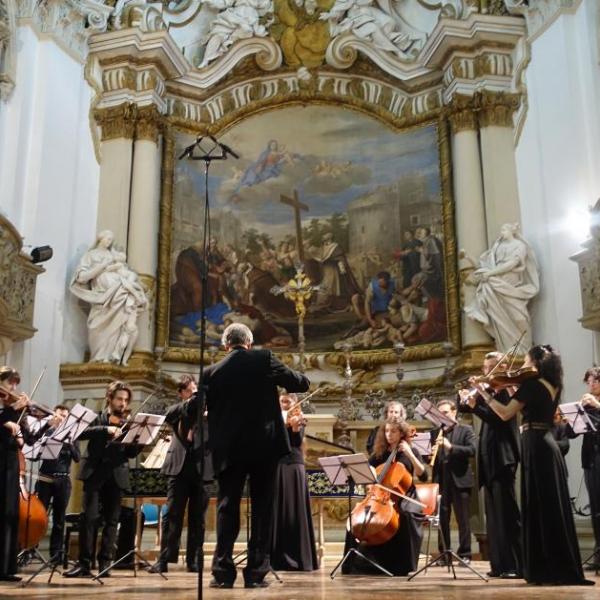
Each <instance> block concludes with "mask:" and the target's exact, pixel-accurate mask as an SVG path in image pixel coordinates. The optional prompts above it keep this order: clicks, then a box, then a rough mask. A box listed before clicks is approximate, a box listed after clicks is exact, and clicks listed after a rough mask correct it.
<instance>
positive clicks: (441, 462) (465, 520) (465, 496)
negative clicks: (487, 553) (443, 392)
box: [431, 400, 476, 563]
mask: <svg viewBox="0 0 600 600" xmlns="http://www.w3.org/2000/svg"><path fill="white" fill-rule="evenodd" d="M437 408H438V410H439V411H440V412H442V413H443V414H445V415H446V416H447V417H449V418H451V419H452V420H456V412H457V410H456V402H454V400H440V401H439V402H438V404H437ZM431 437H432V440H437V442H435V443H437V444H438V450H437V454H436V457H435V462H434V463H433V473H432V475H433V481H434V482H436V483H439V484H440V494H441V496H442V499H441V505H440V534H441V535H442V536H444V542H445V546H446V548H447V549H449V548H451V547H452V546H451V543H450V511H451V510H452V509H454V515H455V516H456V521H457V523H458V539H459V544H458V552H457V554H458V556H460V558H462V559H463V560H464V561H465V562H467V563H468V562H470V561H471V524H470V522H469V504H470V501H471V489H472V488H473V483H474V476H473V469H472V468H471V463H470V458H471V457H473V456H475V452H476V448H475V434H474V433H473V428H472V427H471V426H470V425H458V424H457V425H455V426H454V427H453V428H452V430H451V431H450V432H449V433H448V434H446V435H443V436H442V437H440V430H437V431H436V430H434V431H432V432H431ZM438 438H439V439H438ZM439 550H440V552H442V551H443V544H442V540H441V539H440V541H439Z"/></svg>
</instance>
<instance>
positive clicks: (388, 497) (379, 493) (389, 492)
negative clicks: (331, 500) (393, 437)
mask: <svg viewBox="0 0 600 600" xmlns="http://www.w3.org/2000/svg"><path fill="white" fill-rule="evenodd" d="M397 453H398V447H396V448H395V449H394V450H393V451H392V453H391V454H390V456H389V457H388V459H387V460H386V461H385V463H383V464H382V465H379V466H378V467H377V468H376V469H375V472H376V474H377V484H375V485H372V486H371V488H370V489H369V491H368V493H367V495H366V496H365V498H364V499H363V500H361V501H360V502H359V503H358V504H357V505H356V506H355V507H354V509H353V510H352V516H351V518H350V523H351V530H352V531H351V532H352V535H353V536H354V537H355V538H356V539H357V540H359V541H360V542H363V543H365V544H367V545H368V546H377V545H380V544H385V543H386V542H389V541H390V540H391V539H392V538H393V537H394V535H396V533H397V531H398V529H399V528H400V511H399V510H398V505H397V502H395V501H394V499H393V498H392V496H394V495H399V496H401V497H404V498H406V493H407V492H408V490H409V489H410V487H411V486H412V475H411V474H410V472H409V471H408V469H407V468H406V467H405V466H404V465H403V464H402V463H399V462H396V455H397ZM407 499H409V498H407ZM409 500H412V498H410V499H409Z"/></svg>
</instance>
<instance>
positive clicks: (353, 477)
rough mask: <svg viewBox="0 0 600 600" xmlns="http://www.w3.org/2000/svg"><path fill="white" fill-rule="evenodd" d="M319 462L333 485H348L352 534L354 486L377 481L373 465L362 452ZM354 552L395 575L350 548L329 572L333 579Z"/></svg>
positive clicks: (377, 567) (383, 571)
mask: <svg viewBox="0 0 600 600" xmlns="http://www.w3.org/2000/svg"><path fill="white" fill-rule="evenodd" d="M319 464H320V465H321V468H322V469H323V471H324V473H325V475H326V476H327V479H329V482H330V483H331V485H335V486H343V485H347V486H348V519H349V521H350V535H352V496H353V492H354V486H355V485H372V484H375V483H377V480H376V479H375V476H374V475H373V471H372V470H371V465H369V461H368V460H367V457H366V456H365V455H364V454H362V453H360V454H341V455H339V456H327V457H324V458H319ZM352 554H356V555H357V556H360V558H362V559H363V560H365V561H366V562H368V563H369V564H370V565H372V566H373V567H375V568H376V569H379V570H380V571H381V572H382V573H384V574H385V575H388V576H389V577H393V576H394V575H393V574H392V573H390V572H389V571H388V570H387V569H384V568H383V567H382V566H381V565H380V564H378V563H376V562H375V561H374V560H372V559H370V558H368V557H367V556H365V555H364V554H363V553H362V552H360V550H357V549H356V548H350V549H349V550H348V552H346V554H345V555H344V557H343V558H342V560H340V562H339V563H338V564H337V565H336V566H335V567H334V569H333V571H331V573H330V574H329V577H331V579H334V578H335V575H336V573H337V571H338V570H339V569H340V567H341V566H342V565H343V564H344V563H345V562H346V560H348V558H349V557H350V555H352Z"/></svg>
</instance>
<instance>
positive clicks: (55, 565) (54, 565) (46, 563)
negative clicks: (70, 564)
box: [19, 548, 104, 588]
mask: <svg viewBox="0 0 600 600" xmlns="http://www.w3.org/2000/svg"><path fill="white" fill-rule="evenodd" d="M35 552H36V554H37V555H38V557H39V559H40V560H41V561H42V565H41V566H40V568H39V569H37V570H36V571H34V572H33V573H32V574H31V575H30V576H29V578H28V579H26V580H25V581H22V582H21V583H20V584H19V587H22V588H24V587H27V586H28V585H29V584H30V583H31V582H32V581H33V580H34V579H35V578H36V577H37V576H38V575H39V574H40V573H42V572H44V571H45V570H46V569H47V570H49V571H50V575H49V577H48V583H51V582H52V578H53V577H54V573H56V571H58V570H59V567H60V566H61V564H62V561H58V560H56V561H52V559H50V560H46V559H44V557H43V556H41V555H40V553H39V552H38V550H37V548H36V549H35ZM89 578H90V579H94V577H93V575H90V577H89ZM98 583H99V584H100V585H104V582H103V581H100V580H98Z"/></svg>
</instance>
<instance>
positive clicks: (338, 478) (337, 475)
mask: <svg viewBox="0 0 600 600" xmlns="http://www.w3.org/2000/svg"><path fill="white" fill-rule="evenodd" d="M319 464H320V465H321V468H322V469H323V471H324V472H325V475H327V478H328V479H329V481H330V482H331V483H332V485H346V484H347V483H348V477H352V479H353V480H354V483H356V484H357V485H366V484H370V483H375V482H376V479H375V476H374V475H373V471H371V467H370V465H369V461H368V460H367V457H366V456H365V455H364V454H362V453H360V454H342V455H340V456H325V457H323V458H319Z"/></svg>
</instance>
